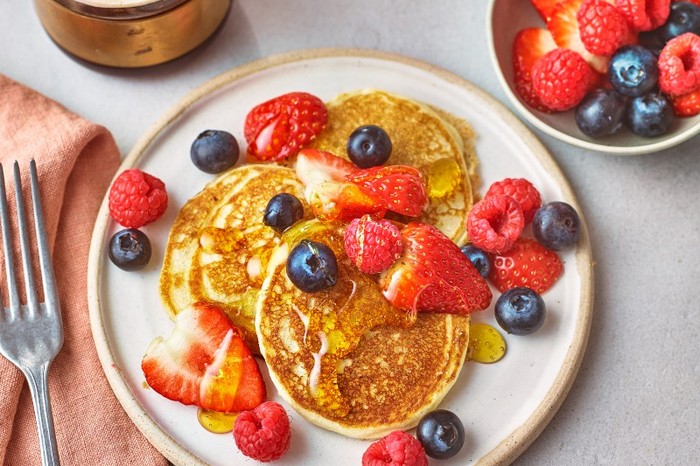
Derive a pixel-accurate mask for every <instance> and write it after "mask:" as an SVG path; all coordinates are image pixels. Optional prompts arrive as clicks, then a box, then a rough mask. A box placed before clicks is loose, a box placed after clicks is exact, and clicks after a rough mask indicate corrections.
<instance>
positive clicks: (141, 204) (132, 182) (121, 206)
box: [109, 168, 168, 228]
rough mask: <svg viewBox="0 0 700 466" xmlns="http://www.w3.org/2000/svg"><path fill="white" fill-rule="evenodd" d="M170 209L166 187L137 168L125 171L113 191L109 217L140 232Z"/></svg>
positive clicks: (111, 192) (111, 190)
mask: <svg viewBox="0 0 700 466" xmlns="http://www.w3.org/2000/svg"><path fill="white" fill-rule="evenodd" d="M167 207H168V194H167V193H166V191H165V184H164V183H163V182H162V181H161V180H159V179H158V178H156V177H155V176H152V175H149V174H148V173H145V172H142V171H141V170H139V169H136V168H132V169H130V170H124V171H123V172H122V173H121V174H120V175H119V176H118V177H117V178H116V179H115V180H114V183H112V187H111V188H110V189H109V213H110V215H111V216H112V218H113V219H114V220H115V221H116V222H117V223H119V224H120V225H122V226H125V227H127V228H140V227H142V226H144V225H148V224H149V223H151V222H154V221H155V220H157V219H159V218H160V216H161V215H163V212H165V209H166V208H167Z"/></svg>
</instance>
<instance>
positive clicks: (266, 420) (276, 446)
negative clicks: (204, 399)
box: [233, 401, 291, 463]
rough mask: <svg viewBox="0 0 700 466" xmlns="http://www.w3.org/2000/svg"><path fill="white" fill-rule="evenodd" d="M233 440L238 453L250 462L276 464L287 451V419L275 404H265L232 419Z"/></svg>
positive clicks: (273, 402) (271, 402)
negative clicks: (239, 451) (234, 419)
mask: <svg viewBox="0 0 700 466" xmlns="http://www.w3.org/2000/svg"><path fill="white" fill-rule="evenodd" d="M233 439H234V441H235V442H236V446H237V447H238V449H239V450H241V453H243V454H244V455H246V456H248V457H250V458H253V459H255V460H258V461H260V462H263V463H267V462H268V461H275V460H278V459H280V458H281V457H282V456H283V455H284V454H285V453H286V452H287V450H288V449H289V444H290V441H291V429H290V427H289V416H288V415H287V412H286V411H285V409H284V408H283V407H282V405H280V404H279V403H277V402H275V401H266V402H264V403H262V404H261V405H259V406H258V407H257V408H255V409H253V410H252V411H243V412H242V413H240V414H239V415H238V417H236V422H235V423H234V425H233Z"/></svg>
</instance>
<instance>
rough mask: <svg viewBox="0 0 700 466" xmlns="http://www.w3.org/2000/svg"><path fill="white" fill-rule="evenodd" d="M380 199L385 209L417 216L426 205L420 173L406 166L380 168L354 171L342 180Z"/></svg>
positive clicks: (425, 195)
mask: <svg viewBox="0 0 700 466" xmlns="http://www.w3.org/2000/svg"><path fill="white" fill-rule="evenodd" d="M345 178H346V179H347V180H348V181H349V182H351V183H353V184H356V185H357V186H361V187H362V188H364V189H365V190H367V191H369V192H371V193H373V194H374V195H375V196H377V197H379V198H380V199H381V200H382V202H383V203H384V207H386V209H387V210H390V211H392V212H396V213H397V214H401V215H407V216H409V217H418V216H419V215H420V214H421V213H423V209H425V207H426V206H427V205H428V195H427V194H426V191H425V182H424V181H423V176H422V175H421V173H420V171H418V170H417V169H416V168H413V167H408V166H406V165H383V166H379V167H372V168H366V169H360V170H356V171H354V172H352V173H350V174H349V175H347V176H346V177H345Z"/></svg>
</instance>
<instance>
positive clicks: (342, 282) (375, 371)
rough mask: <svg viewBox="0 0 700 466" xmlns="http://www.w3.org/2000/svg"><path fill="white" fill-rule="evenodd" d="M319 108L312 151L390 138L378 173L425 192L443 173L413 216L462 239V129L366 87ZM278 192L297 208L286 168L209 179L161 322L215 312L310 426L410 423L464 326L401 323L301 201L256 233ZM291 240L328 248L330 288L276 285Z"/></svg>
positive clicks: (448, 366)
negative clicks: (373, 133) (367, 136)
mask: <svg viewBox="0 0 700 466" xmlns="http://www.w3.org/2000/svg"><path fill="white" fill-rule="evenodd" d="M327 107H328V124H327V126H326V128H325V129H324V131H323V132H322V133H321V134H320V135H319V136H318V137H317V138H316V140H314V141H313V143H312V146H313V147H315V148H317V149H320V150H326V151H329V152H332V153H334V154H335V155H338V156H342V157H346V155H345V154H346V152H345V145H346V143H347V139H348V136H349V135H350V133H352V131H353V130H355V129H356V128H357V127H358V126H362V125H368V124H372V125H377V126H380V127H382V128H383V129H384V130H385V131H386V132H387V133H388V134H389V137H390V138H391V141H392V144H393V151H392V154H391V157H390V159H389V161H388V163H389V164H402V165H410V166H414V167H416V168H418V169H419V170H421V171H422V172H423V173H424V175H425V176H426V177H427V178H428V182H429V186H430V179H429V178H430V177H431V176H437V175H436V173H435V167H449V168H450V170H451V172H450V173H449V176H450V177H451V178H454V180H453V183H452V184H451V185H450V189H448V190H444V189H442V190H441V189H437V190H432V189H429V193H430V196H429V198H430V202H429V205H428V207H427V209H426V211H425V212H424V214H423V216H422V217H421V218H420V219H418V220H419V221H423V222H426V223H430V224H433V225H435V226H437V227H438V228H440V229H441V230H442V231H443V232H444V233H445V234H446V235H447V236H448V237H450V238H451V239H453V240H454V241H455V242H456V243H457V244H463V243H464V242H465V241H466V231H465V223H466V222H465V221H466V216H467V213H468V211H469V209H470V207H471V205H472V202H473V191H472V189H473V186H474V185H475V181H476V175H475V173H476V164H477V158H476V155H475V153H474V148H473V139H474V136H473V133H472V132H471V129H470V128H469V126H468V124H466V123H465V122H463V121H461V120H459V119H457V118H455V117H453V116H451V115H449V114H447V113H445V112H442V111H440V110H439V109H432V108H430V107H428V106H426V105H424V104H421V103H418V102H416V101H413V100H409V99H406V98H403V97H400V96H397V95H393V94H388V93H385V92H381V91H376V90H368V91H360V92H353V93H348V94H343V95H340V96H338V97H337V98H336V99H335V100H333V101H332V102H330V103H328V104H327ZM438 175H439V174H438ZM443 184H444V183H443ZM474 187H475V186H474ZM282 192H288V193H291V194H294V195H295V196H297V197H298V198H299V199H300V200H302V203H303V202H304V201H303V192H304V186H303V185H302V184H301V182H300V181H299V180H298V179H297V177H296V175H295V172H294V170H293V169H291V168H287V167H283V166H279V165H273V164H264V165H263V164H250V165H242V166H240V167H238V168H235V169H232V170H230V171H228V172H226V173H225V174H223V175H221V176H219V177H218V178H217V179H215V180H214V181H213V182H211V183H210V184H208V185H207V186H206V187H205V188H204V190H203V191H202V192H200V193H199V194H198V195H197V196H195V197H194V198H192V199H191V200H190V201H189V202H188V203H187V204H185V206H184V207H183V208H182V210H181V211H180V213H179V215H178V217H177V219H176V220H175V223H174V224H173V227H172V230H171V232H170V236H169V239H168V245H167V248H166V253H165V259H164V263H163V269H162V272H161V281H160V293H161V296H162V298H163V302H164V304H165V306H166V308H167V309H168V311H169V312H170V313H171V314H173V315H174V314H176V313H177V312H178V311H179V310H181V309H185V308H187V307H188V306H189V305H190V304H192V303H194V302H197V301H207V302H212V303H216V304H218V305H220V306H221V307H222V308H223V309H224V310H225V311H226V312H227V314H228V315H229V317H230V318H231V319H232V321H233V323H234V324H235V325H237V326H238V327H240V328H242V329H243V330H244V331H245V334H246V342H247V343H248V345H249V346H250V347H251V349H252V350H253V351H254V352H257V353H259V354H261V355H262V356H263V357H264V359H265V362H266V364H267V368H268V370H269V373H270V377H271V379H272V381H273V382H274V384H275V386H276V388H277V390H278V392H279V393H280V395H281V396H282V397H283V398H284V399H285V400H286V401H287V402H288V403H289V404H290V405H292V406H293V407H294V408H295V409H296V410H297V411H298V412H299V413H301V414H302V415H303V416H305V417H306V418H307V419H308V420H310V421H311V422H313V423H315V424H317V425H319V426H322V427H324V428H327V429H330V430H333V431H336V432H339V433H341V434H343V435H347V436H351V437H357V438H375V437H380V436H382V435H384V434H386V433H388V432H390V431H391V430H394V429H399V428H402V429H405V428H410V427H412V426H414V425H415V424H416V423H417V422H418V420H419V419H420V417H421V416H422V415H423V414H425V413H426V412H428V411H430V410H432V409H434V408H435V406H436V405H437V404H438V403H439V402H440V401H441V400H442V398H443V397H444V396H445V394H446V393H447V391H448V390H449V389H450V387H451V386H452V385H453V383H454V382H455V380H456V378H457V375H458V374H459V371H460V369H461V367H462V365H463V363H464V360H465V356H466V352H467V345H468V340H469V338H468V335H469V318H468V317H465V316H456V315H450V314H432V313H421V314H419V315H418V316H417V318H416V320H415V322H407V321H406V316H405V315H402V314H400V312H399V311H397V310H396V309H393V308H392V307H391V306H390V305H389V303H388V302H387V301H386V300H385V299H384V297H383V296H382V294H381V293H380V291H379V287H378V285H377V284H376V282H375V279H374V277H372V276H370V275H365V274H362V273H361V272H359V271H358V270H357V268H355V267H354V265H352V264H351V263H350V261H349V260H348V258H347V256H346V255H345V252H344V248H343V245H342V243H343V242H342V232H343V225H342V224H336V223H328V224H324V223H322V222H319V221H318V220H309V218H310V217H311V213H310V209H309V208H308V206H307V205H306V204H304V207H305V220H304V222H303V223H301V224H297V225H296V226H294V227H292V228H291V229H290V231H288V232H285V234H284V235H279V234H278V233H277V232H275V231H274V230H273V229H271V228H269V227H267V226H265V225H264V224H263V212H264V210H265V207H266V205H267V203H268V201H269V199H270V198H271V197H273V196H274V195H275V194H278V193H282ZM399 220H401V219H399ZM406 220H407V219H406ZM303 238H309V239H313V240H316V241H322V242H325V243H326V244H328V245H329V246H330V247H331V248H332V249H333V250H334V252H335V254H336V256H337V258H338V263H339V276H338V283H337V284H336V285H335V286H334V287H333V288H331V289H329V290H324V291H321V292H318V293H313V294H309V293H304V292H302V291H300V290H299V289H297V288H296V287H295V286H294V285H293V284H292V283H291V281H290V280H289V278H288V277H287V275H286V270H285V262H286V258H287V255H288V253H289V251H290V250H291V248H292V247H293V246H294V245H295V243H296V242H298V241H299V240H300V239H303Z"/></svg>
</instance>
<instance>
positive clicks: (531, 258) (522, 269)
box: [489, 238, 564, 294]
mask: <svg viewBox="0 0 700 466" xmlns="http://www.w3.org/2000/svg"><path fill="white" fill-rule="evenodd" d="M491 263H492V267H491V273H490V275H489V280H491V283H493V285H494V286H495V287H496V289H498V291H500V292H501V293H504V292H506V291H508V290H510V289H512V288H515V287H526V288H530V289H532V290H535V291H536V292H537V293H539V294H542V293H544V292H545V291H547V290H548V289H549V288H550V287H551V286H552V285H554V283H555V282H556V281H557V279H558V278H559V277H560V276H561V274H562V272H563V271H564V266H563V265H562V263H561V260H560V259H559V256H557V254H556V253H555V252H554V251H552V250H550V249H547V248H545V247H544V246H542V245H541V244H540V243H538V242H537V241H535V240H534V239H529V238H519V239H518V240H517V241H516V242H515V244H514V245H513V247H512V248H510V249H509V250H508V252H505V253H502V254H493V255H492V256H491Z"/></svg>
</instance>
